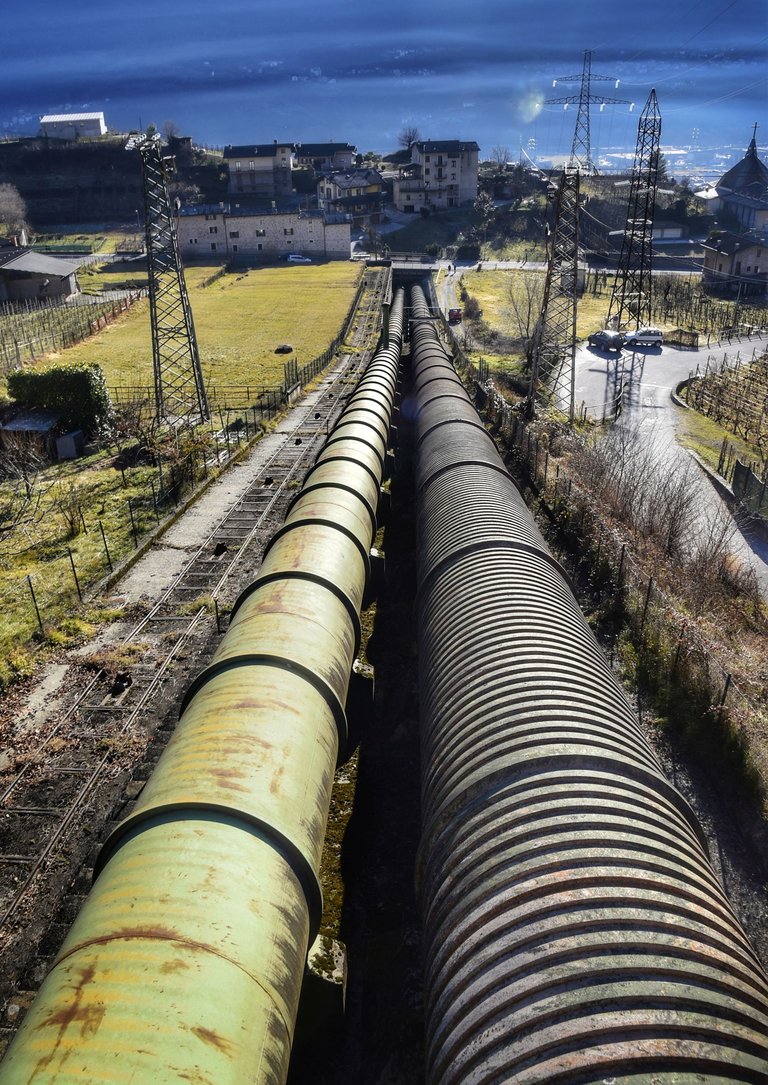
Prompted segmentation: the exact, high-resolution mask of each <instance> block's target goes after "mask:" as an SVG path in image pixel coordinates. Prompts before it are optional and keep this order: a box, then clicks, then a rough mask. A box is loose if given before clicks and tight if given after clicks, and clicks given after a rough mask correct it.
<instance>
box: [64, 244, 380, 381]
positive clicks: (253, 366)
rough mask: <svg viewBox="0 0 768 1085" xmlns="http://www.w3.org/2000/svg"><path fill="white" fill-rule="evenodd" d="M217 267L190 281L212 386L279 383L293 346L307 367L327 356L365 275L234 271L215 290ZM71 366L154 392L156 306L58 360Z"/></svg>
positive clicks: (318, 268) (335, 267)
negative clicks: (283, 348)
mask: <svg viewBox="0 0 768 1085" xmlns="http://www.w3.org/2000/svg"><path fill="white" fill-rule="evenodd" d="M211 273H212V269H211V268H210V267H194V268H188V269H187V271H186V281H187V287H188V290H189V296H190V303H191V306H192V314H193V317H194V321H195V329H196V332H197V338H198V345H199V349H200V360H201V363H202V367H203V375H204V377H205V379H206V381H207V382H210V383H212V384H251V385H254V384H265V385H274V384H278V383H279V382H280V381H281V380H282V378H283V363H284V361H285V358H284V357H283V356H281V355H279V354H275V353H274V350H275V347H276V346H278V344H280V343H285V342H287V343H290V344H291V345H292V346H293V348H294V351H295V354H294V355H293V357H296V358H297V359H298V362H299V365H300V366H301V365H304V364H305V363H307V362H310V361H311V360H312V359H313V358H315V357H317V355H319V354H321V353H322V352H323V350H325V348H326V347H327V346H328V344H329V343H330V342H331V340H332V339H333V337H334V336H335V335H336V333H337V332H338V330H339V327H340V325H341V323H342V321H343V319H344V316H345V315H346V313H347V310H348V309H349V306H350V304H351V302H352V298H353V296H354V292H355V289H356V286H357V281H358V278H359V276H360V275H361V274H362V269H361V268H360V267H358V266H357V265H355V264H353V263H351V262H349V263H348V262H343V261H334V262H330V263H327V264H318V265H297V266H285V267H265V268H255V269H251V270H249V271H239V272H231V273H230V272H228V273H226V274H225V275H223V276H222V277H221V278H219V279H217V280H216V282H214V283H211V284H210V285H209V286H202V285H201V284H202V283H203V282H204V281H205V280H206V279H210V277H211ZM50 360H56V361H58V362H60V363H64V364H65V365H69V364H72V365H76V364H81V363H92V362H97V363H98V364H99V365H101V366H102V368H103V369H104V372H105V374H106V377H107V384H108V385H109V386H110V387H112V386H115V385H147V386H149V385H151V383H152V343H151V336H150V327H149V301H148V300H146V299H145V300H142V301H139V302H137V303H136V304H135V305H134V306H133V307H132V308H131V310H130V311H129V312H127V313H126V314H125V315H124V316H122V317H121V318H120V319H118V320H117V321H115V323H114V324H112V325H110V326H109V327H107V328H104V329H103V330H102V331H101V332H99V334H98V335H95V336H93V337H91V338H90V339H88V340H86V341H85V342H83V343H79V344H77V345H76V346H74V347H70V348H69V349H68V350H65V351H62V352H61V354H59V355H54V356H52V358H50V359H49V361H50Z"/></svg>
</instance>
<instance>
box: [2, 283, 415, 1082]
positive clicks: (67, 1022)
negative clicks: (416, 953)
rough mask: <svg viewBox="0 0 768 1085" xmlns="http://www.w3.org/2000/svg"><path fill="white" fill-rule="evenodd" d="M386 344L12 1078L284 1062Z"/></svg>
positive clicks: (354, 621) (312, 887) (80, 1077)
mask: <svg viewBox="0 0 768 1085" xmlns="http://www.w3.org/2000/svg"><path fill="white" fill-rule="evenodd" d="M402 319H403V297H402V293H400V294H398V295H397V296H396V298H395V302H394V304H393V306H392V311H391V315H390V322H389V346H388V347H387V348H385V349H381V350H379V351H378V352H377V353H376V354H375V356H374V358H373V359H372V361H371V363H370V365H369V366H368V368H367V369H366V371H365V373H364V375H363V377H362V379H361V381H360V383H359V385H358V388H357V389H356V391H355V393H354V394H353V395H352V397H351V398H350V400H349V402H348V404H347V407H346V408H345V411H344V412H343V414H342V416H341V418H340V419H339V422H338V424H337V426H336V427H335V429H334V431H333V432H332V434H331V436H330V438H329V440H328V441H327V443H326V445H325V447H324V448H323V450H322V452H321V453H320V456H319V457H318V460H317V462H316V464H315V466H314V467H313V468H312V470H311V471H310V472H309V474H308V476H307V478H306V479H305V483H304V486H303V487H302V489H301V490H300V492H299V494H298V497H297V499H296V500H295V501H294V503H293V505H292V507H291V509H290V511H289V514H288V516H287V518H286V521H285V524H284V526H283V527H282V528H281V529H280V531H279V532H278V533H277V535H276V536H275V538H274V539H273V540H272V543H271V545H270V547H269V550H268V552H267V554H266V556H265V559H264V562H263V564H262V566H261V569H260V571H259V574H258V577H257V579H256V581H255V582H254V583H253V584H252V585H251V586H250V587H249V588H248V589H247V590H246V591H245V592H244V593H243V594H242V595H241V597H240V599H239V600H238V603H237V605H236V607H235V610H234V612H233V617H232V622H231V625H230V628H229V630H228V631H227V634H226V636H225V637H224V639H223V641H222V643H221V645H220V647H219V650H218V651H217V653H216V655H215V657H214V658H213V661H212V663H211V665H210V666H209V667H207V668H206V670H205V671H203V673H202V674H200V675H199V677H198V678H197V679H196V680H195V682H194V683H193V685H192V687H191V688H190V689H189V690H188V692H187V695H186V697H185V700H184V705H183V712H182V716H181V719H180V722H179V724H178V727H177V729H176V732H175V734H174V736H173V738H172V739H171V741H170V743H169V745H168V747H167V749H166V751H165V753H164V754H163V756H162V758H161V759H160V761H159V762H158V765H157V767H156V769H155V771H154V773H153V775H152V777H151V779H150V780H149V782H148V783H147V785H146V786H145V788H144V790H143V792H142V794H141V796H140V798H139V801H138V802H137V804H136V807H135V809H134V811H133V813H132V814H131V816H130V817H129V818H128V819H127V820H126V821H124V822H123V823H122V824H121V825H120V826H118V828H117V829H116V830H115V831H114V832H113V833H112V835H111V836H110V838H109V839H108V840H107V842H106V844H105V846H104V848H103V849H102V852H101V855H100V858H99V862H98V864H97V872H96V873H97V878H96V882H95V885H94V887H93V889H92V891H91V894H90V896H89V897H88V899H87V901H86V903H85V905H84V907H83V909H82V911H81V913H80V915H79V916H78V918H77V920H76V922H75V924H74V926H73V927H72V930H71V932H70V934H69V935H68V937H67V939H66V941H65V942H64V945H63V946H62V948H61V951H60V952H59V954H58V956H57V959H56V961H55V963H54V965H53V968H52V970H51V972H50V974H49V976H48V977H47V979H46V980H45V982H44V984H43V986H42V987H41V989H40V992H39V995H38V997H37V999H36V1001H35V1003H34V1004H33V1006H32V1008H31V1009H30V1011H29V1013H28V1014H27V1016H26V1018H25V1020H24V1023H23V1025H22V1027H21V1029H20V1030H19V1033H18V1035H17V1037H16V1038H15V1040H14V1042H13V1044H12V1045H11V1047H10V1049H9V1051H8V1054H7V1056H6V1058H5V1060H4V1062H3V1064H2V1065H1V1066H0V1082H2V1085H22V1083H24V1085H27V1083H30V1085H32V1083H33V1085H47V1083H53V1082H55V1083H56V1085H75V1083H77V1085H107V1083H109V1085H112V1083H114V1085H118V1083H119V1085H129V1083H130V1085H170V1083H174V1085H178V1083H179V1082H193V1083H195V1085H245V1083H246V1082H247V1083H258V1085H272V1083H278V1082H283V1081H284V1080H285V1077H286V1073H287V1067H288V1058H289V1054H290V1047H291V1040H292V1034H293V1026H294V1022H295V1017H296V1011H297V1006H298V999H299V993H300V988H301V981H302V975H303V969H304V962H305V959H306V953H307V947H308V945H309V943H310V941H311V939H312V938H313V937H314V934H315V933H316V931H317V927H318V924H319V921H320V912H321V907H322V902H321V893H320V887H319V882H318V870H319V865H320V855H321V849H322V843H323V837H324V833H325V824H326V819H327V815H328V805H329V800H330V793H331V785H332V782H333V773H334V768H335V766H336V764H337V762H338V761H339V760H340V759H341V758H343V756H344V755H345V753H346V749H345V747H346V742H347V725H346V718H345V711H344V706H345V702H346V696H347V687H348V683H349V677H350V672H351V668H352V664H353V661H354V657H355V653H356V651H357V647H358V643H359V630H360V623H359V612H360V608H361V604H362V599H363V593H364V590H365V585H366V580H367V577H368V572H369V568H368V565H369V558H368V555H369V551H370V546H371V543H372V541H373V537H374V534H375V530H376V519H375V517H376V508H377V502H378V496H379V492H380V489H379V488H380V483H381V479H382V476H383V472H384V465H385V459H386V449H387V438H388V433H389V427H390V420H391V412H392V406H393V403H394V398H395V383H396V377H397V368H398V364H399V356H400V346H401V339H402Z"/></svg>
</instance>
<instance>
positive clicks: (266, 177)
mask: <svg viewBox="0 0 768 1085" xmlns="http://www.w3.org/2000/svg"><path fill="white" fill-rule="evenodd" d="M224 161H225V162H226V164H227V166H228V167H229V185H228V191H229V193H230V194H231V195H233V196H241V195H252V196H290V194H291V192H292V191H293V185H292V183H291V171H292V169H293V144H291V143H278V142H277V140H275V141H274V143H251V144H247V145H241V146H237V147H235V146H231V145H230V146H227V147H225V148H224Z"/></svg>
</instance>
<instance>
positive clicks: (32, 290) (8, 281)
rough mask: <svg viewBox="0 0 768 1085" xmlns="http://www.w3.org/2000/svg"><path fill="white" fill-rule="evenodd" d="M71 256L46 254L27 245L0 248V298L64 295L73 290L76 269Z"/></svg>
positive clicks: (44, 297) (74, 287)
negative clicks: (25, 247) (24, 247)
mask: <svg viewBox="0 0 768 1085" xmlns="http://www.w3.org/2000/svg"><path fill="white" fill-rule="evenodd" d="M79 266H80V265H79V263H77V262H76V261H74V260H62V259H61V257H59V256H47V255H46V254H45V253H41V252H33V251H32V250H31V249H16V248H13V249H7V250H6V251H5V252H0V301H29V300H32V299H35V300H38V301H39V300H45V299H46V298H58V299H61V298H68V297H71V296H72V295H73V294H77V293H78V291H79V286H78V284H77V274H76V272H77V269H78V267H79Z"/></svg>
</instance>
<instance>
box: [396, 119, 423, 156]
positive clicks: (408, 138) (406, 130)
mask: <svg viewBox="0 0 768 1085" xmlns="http://www.w3.org/2000/svg"><path fill="white" fill-rule="evenodd" d="M420 138H421V137H420V135H419V130H418V128H417V127H416V125H415V124H406V125H404V126H403V129H402V131H401V132H400V135H399V136H398V137H397V142H398V143H399V144H400V146H401V147H405V149H406V150H407V151H410V149H411V147H412V146H413V145H414V143H418V142H419V139H420Z"/></svg>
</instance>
